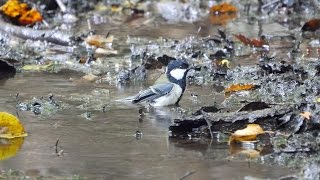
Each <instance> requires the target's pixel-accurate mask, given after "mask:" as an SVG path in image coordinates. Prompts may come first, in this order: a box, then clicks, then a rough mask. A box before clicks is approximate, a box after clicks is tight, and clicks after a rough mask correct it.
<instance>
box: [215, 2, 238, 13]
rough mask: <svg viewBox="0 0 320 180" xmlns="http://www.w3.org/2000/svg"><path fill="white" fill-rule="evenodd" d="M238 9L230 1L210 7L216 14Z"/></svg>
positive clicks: (232, 11)
mask: <svg viewBox="0 0 320 180" xmlns="http://www.w3.org/2000/svg"><path fill="white" fill-rule="evenodd" d="M237 11H238V10H237V8H236V7H235V6H233V5H232V4H230V3H227V2H223V3H221V4H218V5H215V6H212V7H211V8H210V12H211V13H214V14H220V13H236V12H237Z"/></svg>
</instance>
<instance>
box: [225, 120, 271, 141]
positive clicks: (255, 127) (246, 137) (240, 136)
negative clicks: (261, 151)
mask: <svg viewBox="0 0 320 180" xmlns="http://www.w3.org/2000/svg"><path fill="white" fill-rule="evenodd" d="M264 133H265V132H264V130H263V129H262V128H261V126H260V125H259V124H248V125H247V127H246V128H244V129H240V130H237V131H235V132H234V133H233V134H232V135H231V136H230V138H229V144H230V143H231V142H234V141H238V142H244V141H255V140H256V139H257V136H258V135H259V134H264Z"/></svg>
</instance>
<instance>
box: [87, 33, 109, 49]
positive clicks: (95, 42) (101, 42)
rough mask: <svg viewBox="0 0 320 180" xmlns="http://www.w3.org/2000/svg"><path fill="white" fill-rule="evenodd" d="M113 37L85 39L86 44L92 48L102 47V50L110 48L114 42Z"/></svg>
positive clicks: (93, 36)
mask: <svg viewBox="0 0 320 180" xmlns="http://www.w3.org/2000/svg"><path fill="white" fill-rule="evenodd" d="M113 39H114V37H113V35H109V36H107V37H105V36H102V35H90V36H88V37H87V38H85V40H84V41H85V42H86V43H87V44H89V45H91V46H95V47H100V48H110V47H111V46H110V44H111V43H112V42H113Z"/></svg>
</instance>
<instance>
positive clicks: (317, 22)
mask: <svg viewBox="0 0 320 180" xmlns="http://www.w3.org/2000/svg"><path fill="white" fill-rule="evenodd" d="M319 28H320V19H311V20H309V21H308V22H306V23H305V24H304V25H303V26H302V28H301V30H302V31H316V30H318V29H319Z"/></svg>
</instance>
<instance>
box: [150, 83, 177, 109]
mask: <svg viewBox="0 0 320 180" xmlns="http://www.w3.org/2000/svg"><path fill="white" fill-rule="evenodd" d="M181 94H182V88H181V87H180V86H179V85H176V84H174V85H173V88H172V90H171V91H170V93H168V94H167V95H165V96H162V97H159V98H158V99H155V100H154V103H152V104H151V105H152V106H168V105H172V104H175V103H176V102H177V101H178V99H179V97H180V96H181Z"/></svg>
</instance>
